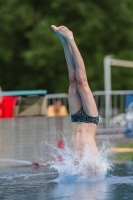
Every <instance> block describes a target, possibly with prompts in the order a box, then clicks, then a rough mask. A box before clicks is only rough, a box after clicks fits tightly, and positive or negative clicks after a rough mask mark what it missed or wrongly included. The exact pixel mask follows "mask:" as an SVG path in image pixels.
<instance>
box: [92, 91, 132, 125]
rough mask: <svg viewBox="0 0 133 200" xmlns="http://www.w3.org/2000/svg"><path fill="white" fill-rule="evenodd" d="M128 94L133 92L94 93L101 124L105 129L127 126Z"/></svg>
mask: <svg viewBox="0 0 133 200" xmlns="http://www.w3.org/2000/svg"><path fill="white" fill-rule="evenodd" d="M127 94H133V90H126V91H125V90H116V91H96V92H93V95H94V98H95V101H96V104H97V107H98V111H99V115H100V118H101V124H102V125H103V126H104V127H106V128H107V127H116V126H124V125H125V123H126V121H125V96H126V95H127Z"/></svg>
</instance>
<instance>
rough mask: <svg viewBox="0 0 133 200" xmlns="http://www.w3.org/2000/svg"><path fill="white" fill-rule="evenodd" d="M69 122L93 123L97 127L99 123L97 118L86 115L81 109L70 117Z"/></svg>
mask: <svg viewBox="0 0 133 200" xmlns="http://www.w3.org/2000/svg"><path fill="white" fill-rule="evenodd" d="M71 121H72V122H77V123H78V124H80V123H82V122H84V123H93V124H96V125H97V124H98V123H99V116H97V117H91V116H89V115H87V114H86V113H85V112H84V110H83V109H81V110H79V111H78V112H77V113H75V114H74V115H71Z"/></svg>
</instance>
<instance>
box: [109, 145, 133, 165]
mask: <svg viewBox="0 0 133 200" xmlns="http://www.w3.org/2000/svg"><path fill="white" fill-rule="evenodd" d="M115 147H120V148H133V144H121V145H117V146H115ZM109 159H110V160H113V161H123V162H126V161H133V152H126V153H125V152H124V153H112V155H110V156H109Z"/></svg>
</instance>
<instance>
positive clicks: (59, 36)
mask: <svg viewBox="0 0 133 200" xmlns="http://www.w3.org/2000/svg"><path fill="white" fill-rule="evenodd" d="M59 27H61V26H59ZM59 27H57V26H55V25H52V26H51V28H52V30H53V31H54V32H55V33H56V35H57V36H58V38H59V39H60V40H61V42H66V40H65V38H64V37H63V35H62V34H61V33H60V32H59Z"/></svg>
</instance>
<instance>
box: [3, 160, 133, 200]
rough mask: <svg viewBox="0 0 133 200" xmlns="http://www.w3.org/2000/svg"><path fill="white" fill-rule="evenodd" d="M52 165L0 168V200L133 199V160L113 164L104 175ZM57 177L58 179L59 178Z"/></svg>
mask: <svg viewBox="0 0 133 200" xmlns="http://www.w3.org/2000/svg"><path fill="white" fill-rule="evenodd" d="M58 176H59V174H58V172H57V170H54V169H53V168H49V167H36V166H29V167H13V168H5V169H0V199H1V200H2V199H6V200H8V199H10V200H17V199H19V200H24V199H26V200H45V199H47V200H53V199H56V200H66V199H69V200H106V199H107V200H124V199H126V200H132V199H133V162H128V163H124V164H114V166H113V168H112V170H109V171H108V174H107V175H105V176H104V177H102V178H100V177H97V178H96V177H91V178H90V179H89V177H86V178H85V177H84V178H82V177H80V176H71V175H66V176H65V177H64V179H61V180H59V179H58ZM57 180H58V181H57Z"/></svg>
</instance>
